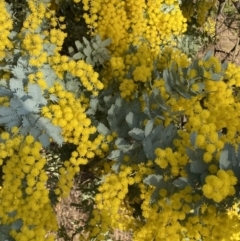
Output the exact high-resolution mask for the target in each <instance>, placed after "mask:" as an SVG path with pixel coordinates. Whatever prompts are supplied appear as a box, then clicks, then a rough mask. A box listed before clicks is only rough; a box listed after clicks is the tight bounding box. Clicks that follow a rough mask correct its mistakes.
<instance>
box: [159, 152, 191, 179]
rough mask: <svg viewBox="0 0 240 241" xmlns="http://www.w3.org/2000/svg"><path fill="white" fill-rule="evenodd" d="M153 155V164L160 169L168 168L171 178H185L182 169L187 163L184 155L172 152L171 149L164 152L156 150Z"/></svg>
mask: <svg viewBox="0 0 240 241" xmlns="http://www.w3.org/2000/svg"><path fill="white" fill-rule="evenodd" d="M155 155H156V159H155V163H156V164H157V165H158V166H159V167H160V168H162V169H166V168H168V167H170V168H171V169H170V173H171V175H172V176H173V177H176V176H179V175H181V176H183V177H184V176H186V173H185V171H184V167H185V165H186V164H187V163H188V157H187V155H186V153H180V152H178V151H177V152H173V150H172V149H171V148H166V149H165V150H163V149H161V148H157V149H156V150H155Z"/></svg>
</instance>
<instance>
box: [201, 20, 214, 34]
mask: <svg viewBox="0 0 240 241" xmlns="http://www.w3.org/2000/svg"><path fill="white" fill-rule="evenodd" d="M203 30H204V32H205V33H206V34H207V35H208V36H209V37H214V36H215V31H216V20H214V19H213V18H211V17H208V18H207V21H206V22H205V23H204V25H203Z"/></svg>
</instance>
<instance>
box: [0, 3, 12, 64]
mask: <svg viewBox="0 0 240 241" xmlns="http://www.w3.org/2000/svg"><path fill="white" fill-rule="evenodd" d="M0 16H1V18H0V26H1V30H0V60H3V59H4V58H5V57H6V50H7V49H9V50H10V49H12V48H13V43H12V42H11V41H10V40H9V38H8V37H9V34H10V31H11V30H12V25H13V21H12V19H11V17H10V14H9V13H8V11H7V9H6V3H5V2H4V1H1V2H0Z"/></svg>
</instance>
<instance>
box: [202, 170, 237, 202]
mask: <svg viewBox="0 0 240 241" xmlns="http://www.w3.org/2000/svg"><path fill="white" fill-rule="evenodd" d="M205 181H206V184H204V185H203V194H204V195H205V196H206V197H207V198H209V199H213V200H214V201H215V202H217V203H218V202H221V201H222V200H223V199H225V198H226V197H227V196H233V195H234V194H235V188H234V185H236V183H237V178H236V177H235V176H234V173H233V172H232V171H231V170H229V171H224V170H219V171H218V172H217V173H216V175H209V176H207V177H206V178H205Z"/></svg>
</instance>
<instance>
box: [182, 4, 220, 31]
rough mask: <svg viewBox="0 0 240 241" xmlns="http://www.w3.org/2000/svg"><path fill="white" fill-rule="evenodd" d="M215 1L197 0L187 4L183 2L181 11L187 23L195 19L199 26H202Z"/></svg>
mask: <svg viewBox="0 0 240 241" xmlns="http://www.w3.org/2000/svg"><path fill="white" fill-rule="evenodd" d="M215 3H216V0H197V1H194V2H189V1H188V0H183V1H182V5H181V9H182V12H183V16H184V17H185V18H186V19H187V21H188V22H191V21H192V20H193V19H196V21H197V23H198V25H199V26H203V25H204V24H205V22H206V20H207V17H208V14H209V11H210V10H211V9H212V8H213V7H214V5H215Z"/></svg>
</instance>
